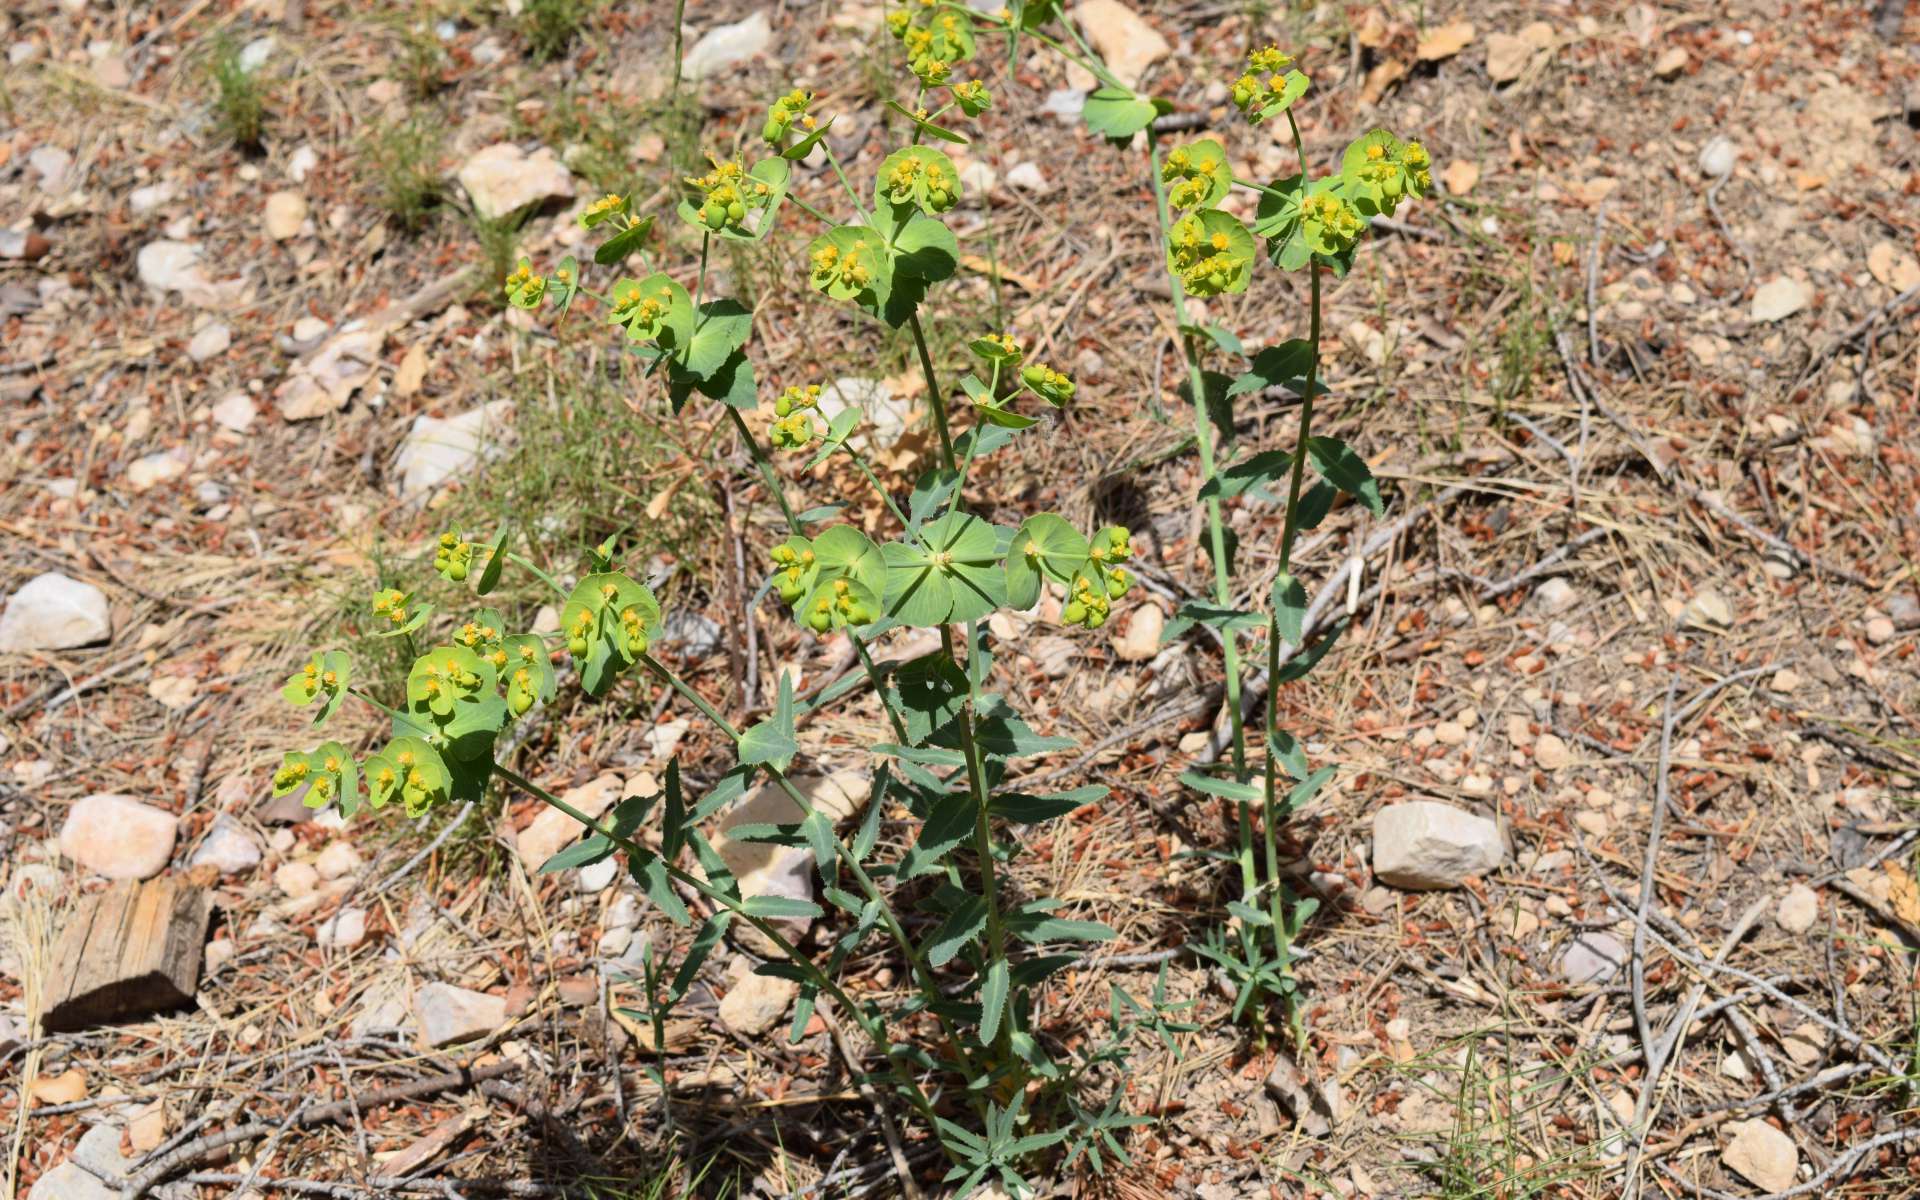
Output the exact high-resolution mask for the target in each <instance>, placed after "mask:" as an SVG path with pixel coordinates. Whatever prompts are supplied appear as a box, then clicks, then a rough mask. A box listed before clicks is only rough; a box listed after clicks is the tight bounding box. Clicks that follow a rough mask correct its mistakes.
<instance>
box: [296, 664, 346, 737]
mask: <svg viewBox="0 0 1920 1200" xmlns="http://www.w3.org/2000/svg"><path fill="white" fill-rule="evenodd" d="M351 667H352V660H350V659H349V658H348V657H347V656H346V654H345V653H344V652H342V651H339V650H330V651H328V652H327V653H325V654H316V655H314V656H313V657H312V658H311V659H309V660H308V662H307V665H306V666H304V667H302V668H301V669H300V670H298V671H296V672H294V673H293V674H292V675H289V676H287V683H286V686H285V687H283V688H281V689H280V695H281V696H282V697H284V698H285V699H286V701H287V703H289V704H295V705H300V706H305V705H308V704H312V703H313V702H314V701H315V700H318V701H320V702H321V703H320V711H319V712H318V713H317V714H315V716H314V718H313V723H314V724H315V725H318V724H320V723H321V722H322V721H325V720H326V719H327V718H328V717H331V716H332V715H333V714H334V713H335V712H336V711H337V710H338V709H339V707H340V704H341V702H342V701H344V700H345V699H346V696H347V681H348V678H349V676H350V674H351Z"/></svg>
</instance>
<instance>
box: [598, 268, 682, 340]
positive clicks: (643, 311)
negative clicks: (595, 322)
mask: <svg viewBox="0 0 1920 1200" xmlns="http://www.w3.org/2000/svg"><path fill="white" fill-rule="evenodd" d="M651 278H653V279H658V280H659V281H660V283H659V286H657V287H654V288H651V289H649V288H646V287H642V286H641V285H640V283H638V282H637V281H633V280H622V281H621V282H619V283H616V284H615V285H614V286H613V291H612V294H611V295H610V296H609V297H608V299H609V300H611V301H613V312H612V314H611V315H610V316H609V318H608V319H609V320H610V321H611V322H612V323H613V324H615V325H625V326H626V327H627V331H628V333H629V334H630V335H631V336H632V337H633V338H635V339H646V338H651V337H658V336H659V335H660V330H661V328H662V327H663V326H664V325H665V324H666V320H667V317H668V314H669V313H670V312H671V311H672V309H673V299H674V297H673V284H672V283H671V282H670V281H669V280H668V279H667V278H666V277H665V276H663V275H659V276H652V277H651Z"/></svg>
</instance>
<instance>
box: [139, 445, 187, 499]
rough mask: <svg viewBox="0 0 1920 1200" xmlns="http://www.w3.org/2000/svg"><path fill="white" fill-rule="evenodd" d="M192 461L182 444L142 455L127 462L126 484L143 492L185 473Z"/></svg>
mask: <svg viewBox="0 0 1920 1200" xmlns="http://www.w3.org/2000/svg"><path fill="white" fill-rule="evenodd" d="M192 463H193V457H192V455H191V454H190V453H189V452H188V451H187V449H186V448H185V447H184V446H176V447H175V448H173V449H172V450H160V451H157V452H155V453H153V454H146V455H142V456H141V457H139V458H136V459H134V460H133V461H132V462H131V463H128V464H127V486H128V487H131V488H132V489H133V490H134V491H136V492H144V491H146V490H147V489H149V488H153V487H158V486H159V485H160V484H163V483H169V482H171V481H173V480H175V479H178V478H180V477H181V476H182V475H185V474H186V473H187V468H188V467H189V466H191V465H192Z"/></svg>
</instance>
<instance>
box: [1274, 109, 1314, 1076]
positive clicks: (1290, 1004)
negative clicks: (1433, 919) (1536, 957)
mask: <svg viewBox="0 0 1920 1200" xmlns="http://www.w3.org/2000/svg"><path fill="white" fill-rule="evenodd" d="M1287 124H1288V126H1289V127H1291V129H1292V130H1293V152H1294V155H1295V156H1296V157H1297V158H1298V159H1299V160H1300V171H1301V176H1302V178H1304V177H1305V174H1306V169H1307V153H1306V149H1305V147H1304V146H1303V145H1302V143H1301V140H1300V125H1299V123H1298V122H1297V121H1295V120H1294V118H1293V114H1292V113H1291V112H1289V113H1288V114H1287ZM1307 280H1308V290H1309V294H1310V297H1311V302H1310V304H1309V306H1308V310H1307V314H1308V315H1307V321H1308V325H1307V346H1308V354H1307V383H1306V387H1305V389H1304V390H1303V392H1302V394H1301V399H1300V430H1299V433H1298V435H1297V436H1296V437H1295V439H1294V446H1293V463H1292V464H1291V470H1290V472H1289V475H1288V479H1287V511H1286V516H1285V519H1284V520H1283V522H1282V524H1281V531H1280V573H1281V574H1282V575H1285V574H1287V573H1288V571H1289V570H1290V569H1291V568H1292V565H1293V543H1294V538H1295V537H1296V536H1297V535H1298V533H1299V531H1300V530H1299V510H1300V485H1301V482H1302V481H1303V480H1304V479H1305V477H1306V467H1307V439H1308V438H1310V437H1312V436H1313V393H1314V389H1315V387H1316V386H1317V385H1318V383H1319V376H1320V263H1319V261H1318V260H1317V259H1316V260H1311V261H1309V262H1308V264H1307ZM1279 678H1280V620H1279V617H1278V616H1277V615H1272V614H1270V615H1269V616H1268V618H1267V712H1266V722H1265V735H1266V754H1265V759H1266V762H1265V770H1264V772H1263V774H1264V780H1263V786H1262V793H1263V800H1264V811H1263V812H1262V813H1261V822H1260V823H1261V828H1262V834H1263V837H1264V840H1265V847H1266V858H1267V883H1268V885H1269V886H1270V887H1271V888H1272V889H1273V891H1272V894H1271V895H1270V896H1269V897H1268V916H1269V918H1270V919H1271V920H1272V922H1273V947H1274V956H1275V958H1277V959H1278V960H1279V964H1280V972H1281V974H1282V976H1284V977H1286V978H1287V979H1289V980H1290V979H1291V978H1292V976H1293V944H1292V943H1293V935H1292V932H1291V931H1290V930H1289V929H1288V927H1287V907H1288V901H1289V896H1288V892H1287V885H1286V883H1285V882H1284V881H1283V880H1282V879H1281V878H1280V853H1279V837H1280V822H1281V818H1282V814H1281V811H1280V803H1279V793H1280V760H1279V755H1278V754H1277V753H1275V745H1276V743H1277V742H1278V741H1279V730H1280V704H1279V692H1280V688H1279ZM1281 1005H1282V1007H1283V1009H1284V1010H1285V1012H1286V1014H1287V1025H1288V1028H1289V1029H1290V1030H1291V1031H1292V1033H1293V1039H1294V1043H1295V1045H1296V1047H1297V1046H1298V1045H1299V1043H1300V1041H1301V1039H1302V1036H1303V1033H1304V1030H1302V1029H1301V1027H1300V1005H1299V1003H1298V1001H1297V999H1296V998H1295V995H1294V992H1293V990H1292V989H1291V988H1289V989H1288V990H1287V991H1286V992H1284V993H1283V994H1282V997H1281Z"/></svg>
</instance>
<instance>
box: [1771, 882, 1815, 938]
mask: <svg viewBox="0 0 1920 1200" xmlns="http://www.w3.org/2000/svg"><path fill="white" fill-rule="evenodd" d="M1819 915H1820V898H1819V897H1818V896H1816V895H1814V894H1813V889H1812V888H1810V887H1808V886H1807V885H1806V884H1804V883H1796V884H1794V885H1793V886H1792V887H1790V888H1788V889H1787V894H1786V895H1784V896H1782V897H1780V907H1779V908H1777V909H1775V910H1774V914H1773V919H1774V920H1776V921H1778V922H1779V923H1780V928H1782V929H1784V930H1786V931H1787V932H1788V933H1805V932H1806V931H1807V930H1809V929H1812V928H1813V922H1814V919H1815V918H1816V917H1818V916H1819Z"/></svg>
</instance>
